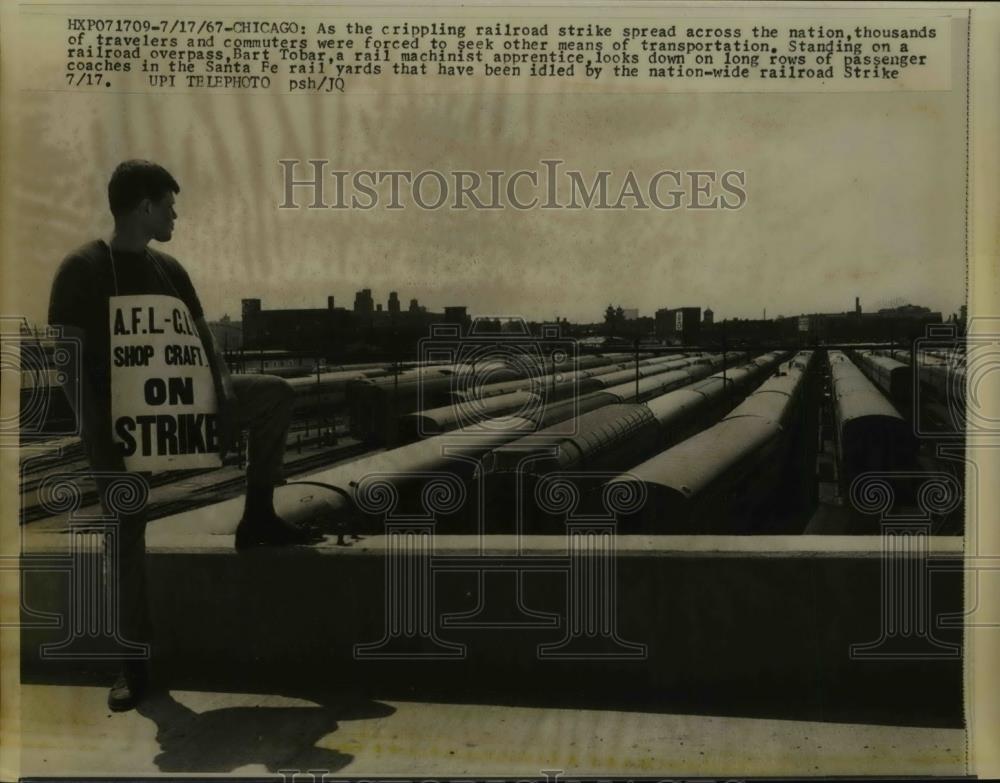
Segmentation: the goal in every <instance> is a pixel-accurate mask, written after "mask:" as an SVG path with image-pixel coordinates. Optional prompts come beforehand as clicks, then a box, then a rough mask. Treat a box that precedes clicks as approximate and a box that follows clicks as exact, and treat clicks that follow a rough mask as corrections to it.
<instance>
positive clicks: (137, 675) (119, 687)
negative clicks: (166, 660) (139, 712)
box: [108, 661, 148, 712]
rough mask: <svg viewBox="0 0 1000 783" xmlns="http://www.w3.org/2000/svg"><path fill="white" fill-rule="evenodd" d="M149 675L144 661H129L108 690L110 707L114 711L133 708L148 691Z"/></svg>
mask: <svg viewBox="0 0 1000 783" xmlns="http://www.w3.org/2000/svg"><path fill="white" fill-rule="evenodd" d="M147 684H148V676H147V673H146V666H145V664H144V663H143V662H142V661H129V662H128V663H126V664H125V665H123V666H122V670H121V672H120V673H119V675H118V679H117V680H115V684H114V685H112V686H111V690H110V691H108V708H109V709H110V710H111V711H112V712H125V711H126V710H131V709H133V708H134V707H135V706H136V705H137V704H138V703H139V702H140V701H142V697H143V696H144V695H145V693H146V686H147Z"/></svg>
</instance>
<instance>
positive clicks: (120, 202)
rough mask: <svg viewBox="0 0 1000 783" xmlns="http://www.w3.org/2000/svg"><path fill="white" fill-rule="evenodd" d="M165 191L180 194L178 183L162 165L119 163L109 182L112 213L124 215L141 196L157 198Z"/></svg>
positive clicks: (155, 199) (135, 162)
mask: <svg viewBox="0 0 1000 783" xmlns="http://www.w3.org/2000/svg"><path fill="white" fill-rule="evenodd" d="M167 191H173V192H174V193H180V192H181V186H180V185H178V184H177V180H175V179H174V178H173V177H172V176H171V174H170V172H169V171H167V170H166V169H165V168H163V166H161V165H159V164H157V163H152V162H151V161H148V160H126V161H124V162H122V163H119V164H118V167H117V168H116V169H115V171H114V173H113V174H112V175H111V181H110V182H108V204H109V205H110V206H111V214H112V215H114V216H115V217H120V216H121V215H125V214H127V213H128V212H130V211H131V210H132V209H134V208H135V206H136V205H137V204H138V203H139V202H140V201H142V200H143V199H144V198H148V199H149V200H150V201H159V200H160V199H161V198H163V197H164V196H165V195H166V194H167Z"/></svg>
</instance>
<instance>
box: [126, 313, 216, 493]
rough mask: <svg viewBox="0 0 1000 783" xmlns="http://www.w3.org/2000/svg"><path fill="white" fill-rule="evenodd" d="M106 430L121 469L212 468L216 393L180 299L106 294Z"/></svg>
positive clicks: (155, 471)
mask: <svg viewBox="0 0 1000 783" xmlns="http://www.w3.org/2000/svg"><path fill="white" fill-rule="evenodd" d="M109 313H110V317H109V324H108V328H109V329H110V333H111V430H112V432H111V437H112V438H113V439H114V441H115V442H116V443H118V444H120V448H121V449H122V454H123V456H124V458H125V468H126V469H127V470H130V471H148V472H151V473H159V472H161V471H165V470H186V469H189V468H215V467H219V466H220V465H221V464H222V461H221V459H220V457H219V442H218V441H219V433H218V418H217V413H218V400H217V399H216V395H215V384H214V382H213V379H212V369H211V366H210V365H209V362H208V356H207V354H206V353H205V347H204V346H203V345H202V342H201V338H200V337H199V335H198V331H197V329H196V328H195V325H194V319H193V318H192V317H191V312H190V311H189V310H188V308H187V305H185V304H184V302H182V301H181V300H180V299H178V298H176V297H173V296H165V295H160V294H144V295H139V296H112V297H111V299H110V307H109Z"/></svg>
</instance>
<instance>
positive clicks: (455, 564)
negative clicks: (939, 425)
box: [22, 536, 962, 726]
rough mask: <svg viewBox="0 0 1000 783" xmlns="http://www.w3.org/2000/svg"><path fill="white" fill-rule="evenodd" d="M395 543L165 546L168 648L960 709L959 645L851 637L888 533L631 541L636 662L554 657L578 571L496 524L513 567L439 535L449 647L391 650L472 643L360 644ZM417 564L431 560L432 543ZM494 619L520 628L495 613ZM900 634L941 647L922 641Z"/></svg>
mask: <svg viewBox="0 0 1000 783" xmlns="http://www.w3.org/2000/svg"><path fill="white" fill-rule="evenodd" d="M211 538H213V539H215V540H216V541H218V540H219V539H223V541H225V537H222V536H213V537H211ZM930 541H931V542H932V545H931V547H932V554H935V555H937V556H941V555H943V556H946V557H951V558H955V557H960V546H961V541H960V539H940V538H938V539H930ZM385 543H386V539H385V537H375V538H370V539H366V540H365V541H363V542H361V543H360V544H357V545H355V546H352V547H349V548H340V547H335V546H332V545H331V546H323V547H317V548H294V549H287V550H270V551H267V550H263V551H253V552H250V553H245V554H239V555H237V554H236V553H234V552H233V551H232V550H231V549H228V545H226V546H223V545H221V544H217V545H214V546H204V545H198V546H190V547H184V546H181V545H178V546H172V547H169V548H159V549H153V550H152V551H151V553H150V555H149V560H148V565H149V578H150V588H151V602H152V608H153V614H154V623H155V627H156V655H157V656H158V657H159V658H160V659H162V660H167V661H169V662H170V669H171V670H173V671H174V672H175V674H176V675H177V676H179V677H181V678H182V679H183V677H184V676H185V673H191V672H197V673H199V674H200V675H203V676H208V677H209V678H210V677H211V673H212V672H216V673H221V674H226V675H233V674H234V673H239V676H241V677H247V678H250V679H252V680H258V679H260V678H265V679H267V678H272V679H273V678H277V679H279V680H280V679H287V680H304V681H306V682H313V683H315V684H317V685H320V684H322V685H329V686H336V685H337V683H352V684H355V685H357V684H360V685H362V686H363V687H367V688H370V689H371V690H372V691H373V692H375V693H379V694H381V695H383V696H387V695H390V694H393V693H394V694H402V695H410V696H413V695H417V694H423V695H424V696H426V697H428V698H430V697H441V698H455V699H461V700H471V701H478V700H483V701H490V700H492V701H494V702H497V703H507V702H523V701H529V702H530V701H538V700H541V701H543V702H547V703H566V704H572V705H579V706H585V705H586V706H595V705H598V704H608V703H614V704H618V705H634V706H636V707H637V708H642V709H657V710H665V711H666V710H671V711H682V712H710V713H712V712H716V713H725V714H743V715H761V716H763V715H768V716H777V717H789V718H811V719H820V720H847V721H855V722H889V723H905V724H922V725H942V726H958V725H961V722H962V705H961V664H960V659H958V658H951V659H938V660H921V659H919V658H910V659H906V658H900V657H896V658H894V659H887V660H878V659H874V660H852V659H851V657H850V656H849V652H848V651H849V648H850V645H851V644H854V643H863V642H868V641H874V640H876V639H878V638H879V636H880V624H881V598H880V595H881V592H880V591H881V569H882V561H881V557H880V553H881V543H880V539H879V538H878V537H854V538H840V537H833V536H823V537H809V536H788V537H784V536H767V537H765V536H758V537H743V538H739V537H733V538H726V537H719V538H708V537H701V538H698V537H679V536H678V537H671V536H662V537H642V536H622V537H619V538H618V540H617V542H616V544H617V549H618V554H617V557H616V558H615V564H616V568H617V575H616V576H617V580H616V582H617V587H616V592H617V596H616V602H615V603H616V605H617V607H618V617H617V631H618V635H619V637H620V639H622V640H624V641H627V642H631V643H638V644H643V645H645V646H646V655H645V657H644V658H643V657H639V658H633V659H628V658H625V659H620V660H614V659H604V660H601V659H596V660H595V659H592V660H572V659H558V658H550V657H546V656H541V657H540V656H539V650H538V648H539V645H546V644H549V645H551V644H554V643H558V642H559V641H560V640H561V639H563V638H564V636H565V635H566V625H567V623H566V621H565V619H564V618H565V617H566V605H567V585H568V584H569V579H570V576H569V574H568V573H566V572H560V571H558V570H552V569H549V570H545V569H542V570H540V571H528V572H524V573H523V574H522V575H521V576H520V577H519V576H518V575H517V573H516V572H515V571H510V570H507V571H504V570H502V567H503V564H504V563H507V564H508V565H509V563H510V560H509V556H510V555H512V554H513V553H514V552H515V551H516V550H515V549H514V547H513V544H512V542H511V541H510V540H508V539H500V538H499V537H497V539H496V540H493V539H489V538H488V539H487V544H488V545H487V553H488V555H489V556H490V557H493V558H495V560H494V561H493V562H494V563H495V565H496V567H497V569H498V570H496V571H493V572H490V573H487V574H485V575H482V574H480V573H477V572H476V571H475V570H473V566H474V565H475V560H474V556H475V555H476V553H477V552H478V549H477V548H476V547H477V546H478V543H477V541H476V540H475V539H473V538H472V537H471V536H469V537H462V536H454V537H441V538H439V539H438V540H437V541H436V544H435V547H436V548H435V555H434V569H435V573H434V575H433V577H432V578H430V581H429V583H432V584H433V589H434V600H435V601H436V606H437V608H438V609H437V611H436V612H434V613H433V616H434V617H433V621H432V626H433V628H434V633H435V634H436V635H437V637H438V639H439V640H440V641H441V643H443V644H437V643H434V642H429V641H427V640H423V641H422V640H421V639H420V638H419V637H416V638H414V637H411V638H410V639H406V638H402V639H400V640H399V643H398V644H396V645H395V646H392V647H390V648H386V649H385V650H383V652H387V653H390V652H396V653H404V654H428V653H434V652H437V653H439V654H441V655H445V656H447V655H449V654H453V653H454V648H450V647H449V645H464V646H465V652H464V657H461V656H460V657H455V658H452V659H442V660H430V659H427V660H393V659H375V660H357V659H356V657H355V655H354V645H355V643H364V642H377V641H378V640H380V639H381V638H382V637H383V636H384V635H385V626H386V607H385V599H384V596H385V594H386V563H387V560H386V555H385ZM527 555H528V556H531V557H534V558H542V559H543V561H544V562H549V563H550V564H554V566H555V567H561V566H560V565H559V564H560V563H562V564H565V563H566V562H568V561H567V560H566V558H565V556H564V555H565V540H564V539H561V538H559V537H542V536H539V537H535V538H533V539H531V541H530V544H529V549H528V550H527ZM505 558H508V559H505ZM404 560H405V561H406V562H408V563H409V565H410V566H413V567H417V568H419V567H420V563H421V558H420V556H418V555H409V556H406V557H405V558H404ZM520 562H522V563H524V562H528V561H526V560H522V561H520ZM532 562H535V563H536V564H537V563H539V562H540V561H538V560H537V559H536V560H535V561H532ZM588 563H589V565H596V564H597V563H598V561H596V560H594V557H593V555H584V556H582V558H581V559H580V560H578V561H577V564H578V566H583V567H586V565H587V564H588ZM914 563H916V561H914ZM446 566H447V567H446ZM462 569H465V570H462ZM399 573H402V572H399ZM578 573H579V572H578ZM600 575H601V572H600V571H594V572H591V576H595V577H597V578H600ZM518 582H520V588H518ZM518 591H520V598H521V607H520V608H519V607H518V603H517V600H516V599H515V596H516V594H517V593H518ZM67 594H68V576H67V575H65V574H56V573H52V572H40V573H27V574H26V575H25V591H24V596H25V599H26V602H27V604H28V606H30V607H31V608H32V609H34V610H36V611H52V612H60V613H61V612H64V611H65V603H66V595H67ZM407 594H408V595H411V596H412V592H410V593H407ZM483 595H485V596H486V598H485V599H484V600H482V601H480V598H481V597H482V596H483ZM480 604H482V606H483V607H484V608H483V610H482V611H481V612H479V613H478V614H477V615H476V616H475V617H474V618H469V617H466V618H464V620H463V618H461V617H460V616H459V615H461V614H462V613H465V614H466V615H468V614H469V613H474V614H475V612H476V609H477V606H478V605H480ZM961 605H962V587H961V573H960V572H959V571H952V572H950V573H944V572H942V573H935V574H934V575H933V577H932V582H931V590H930V605H929V613H928V615H929V617H930V627H931V628H935V620H934V618H938V617H939V616H940V615H941V614H942V613H944V612H958V611H959V610H960V608H961ZM525 609H527V610H528V611H525ZM449 615H450V617H449ZM470 620H471V622H470ZM497 623H501V624H502V623H507V624H508V627H490V624H494V626H495V624H497ZM517 623H522V625H520V626H519V627H518V626H517ZM475 625H478V626H479V627H472V626H475ZM934 634H935V635H936V636H937V637H938V638H939V639H941V640H943V641H946V642H950V643H954V644H957V643H959V642H960V641H961V633H960V631H959V630H955V629H951V630H941V629H940V628H936V629H935V630H934ZM62 635H64V632H62V631H57V630H51V629H48V630H45V629H34V630H25V631H24V632H23V633H22V663H23V667H24V670H25V672H26V673H30V674H31V675H32V676H34V677H39V676H40V677H43V678H44V677H45V676H46V673H47V672H48V673H49V674H50V675H52V676H54V677H58V676H61V673H63V672H65V669H66V667H67V666H70V667H73V666H79V665H80V664H79V663H78V662H77V663H73V662H70V663H66V662H60V663H52V662H48V661H40V660H39V659H38V656H37V650H38V645H39V643H41V642H43V641H46V640H49V641H51V640H55V639H58V638H60V637H61V636H62ZM579 644H580V646H577V647H574V648H573V650H571V651H570V652H572V651H576V652H581V651H582V652H590V653H608V652H609V651H610V652H615V651H616V648H615V645H613V644H610V645H609V644H608V643H607V642H606V641H605V640H602V638H600V637H591V638H589V639H588V638H583V639H582V640H580V641H579ZM901 649H902V651H903V652H906V653H927V652H928V651H929V650H928V648H927V646H926V644H925V643H924V642H923V641H922V640H919V639H918V640H916V642H911V643H910V644H908V645H907V646H905V647H904V648H901ZM449 651H450V652H449ZM898 651H899V649H897V652H898ZM617 652H619V653H620V652H621V649H620V648H618V649H617ZM930 652H933V650H930Z"/></svg>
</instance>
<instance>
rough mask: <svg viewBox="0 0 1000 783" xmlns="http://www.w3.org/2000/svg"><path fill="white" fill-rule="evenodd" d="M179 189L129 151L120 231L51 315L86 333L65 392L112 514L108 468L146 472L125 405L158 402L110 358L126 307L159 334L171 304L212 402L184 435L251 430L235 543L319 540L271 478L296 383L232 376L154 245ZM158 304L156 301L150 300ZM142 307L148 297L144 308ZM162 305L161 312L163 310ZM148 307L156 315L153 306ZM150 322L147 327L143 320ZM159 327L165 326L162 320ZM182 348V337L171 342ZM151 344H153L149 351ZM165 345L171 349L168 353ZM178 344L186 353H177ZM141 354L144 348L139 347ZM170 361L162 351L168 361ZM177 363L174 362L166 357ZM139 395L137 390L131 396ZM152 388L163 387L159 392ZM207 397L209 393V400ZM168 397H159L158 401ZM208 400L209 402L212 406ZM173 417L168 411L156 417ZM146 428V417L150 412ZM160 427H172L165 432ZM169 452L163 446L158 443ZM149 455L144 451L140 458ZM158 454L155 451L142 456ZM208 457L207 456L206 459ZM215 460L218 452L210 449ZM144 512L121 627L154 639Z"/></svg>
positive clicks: (133, 532)
mask: <svg viewBox="0 0 1000 783" xmlns="http://www.w3.org/2000/svg"><path fill="white" fill-rule="evenodd" d="M178 193H180V186H179V185H178V184H177V181H176V180H175V179H174V178H173V177H172V176H171V175H170V173H169V172H167V170H166V169H164V168H163V167H162V166H159V165H157V164H155V163H151V162H149V161H143V160H129V161H125V162H124V163H121V164H120V165H119V166H118V167H117V168H116V169H115V171H114V173H113V174H112V176H111V181H110V182H109V183H108V201H109V205H110V208H111V213H112V215H113V216H114V230H113V232H112V233H111V236H110V237H109V238H108V239H107V240H103V239H98V240H94V241H92V242H88V243H87V244H85V245H83V246H82V247H80V248H78V249H77V250H75V251H73V252H72V253H70V254H69V255H68V256H67V257H66V258H65V259H64V260H63V262H62V265H61V266H60V267H59V271H58V272H57V274H56V277H55V281H54V282H53V284H52V293H51V297H50V300H49V323H51V324H53V325H59V326H61V327H63V329H64V334H65V335H66V336H69V337H76V338H78V339H80V340H81V341H82V352H81V356H82V364H81V366H80V367H79V368H73V369H71V370H70V372H69V373H68V378H67V381H66V383H67V385H68V386H69V387H70V388H67V396H68V398H69V399H70V400H71V401H73V402H75V401H77V400H79V401H80V409H79V410H78V411H76V414H77V419H78V421H79V423H80V426H81V433H82V438H83V443H84V447H85V449H86V453H87V457H88V460H89V462H90V467H91V470H93V471H94V472H95V473H98V474H104V475H98V476H97V477H96V478H97V485H98V486H97V489H98V494H99V496H100V498H101V503H102V505H103V506H104V510H105V513H106V514H108V515H109V516H111V513H110V510H109V504H108V498H107V485H108V483H109V478H110V477H109V476H108V475H107V474H109V473H122V472H125V471H130V472H142V473H146V472H147V471H148V467H147V466H148V465H149V464H151V463H149V462H148V461H147V462H146V463H141V462H133V465H141V466H142V467H139V468H136V467H129V465H128V463H129V461H130V460H132V459H134V458H135V456H136V455H135V451H136V448H135V437H134V436H135V435H136V431H135V429H134V427H135V422H136V421H137V419H136V418H135V417H128V416H119V415H118V413H119V410H118V409H119V408H120V407H121V406H122V405H125V406H127V405H129V404H132V405H133V406H137V405H138V406H141V405H143V404H147V403H149V402H150V399H149V397H150V392H149V391H147V393H146V396H147V399H146V400H145V401H143V400H138V401H135V400H133V401H132V402H131V403H130V402H129V400H128V399H125V401H124V402H122V399H123V397H124V398H128V396H129V394H131V392H130V391H128V389H127V388H126V387H127V386H128V382H127V376H125V375H123V373H124V372H126V370H127V368H124V367H123V366H124V365H129V364H134V361H130V360H127V359H125V358H123V357H124V355H125V354H123V353H121V352H120V351H119V349H117V348H116V350H115V360H114V361H112V345H113V344H114V343H116V341H121V340H122V339H123V335H128V334H129V329H128V328H127V327H126V326H125V325H124V321H125V319H123V318H122V313H128V314H130V315H131V326H132V330H131V331H132V332H133V333H138V332H141V333H142V335H146V334H147V333H149V334H150V336H149V337H148V338H143V337H140V338H139V339H140V340H141V339H148V340H150V341H153V339H154V337H153V334H156V335H159V334H160V333H161V332H163V331H166V330H167V329H169V328H170V327H169V323H170V319H169V318H168V319H164V318H155V315H154V314H156V313H159V314H160V315H162V314H163V313H164V312H170V313H171V314H172V315H173V318H174V329H175V330H177V331H178V332H184V336H183V338H182V337H181V336H178V337H177V338H176V339H178V340H180V339H186V340H187V341H188V344H189V346H190V350H189V351H187V353H186V354H183V355H186V356H188V357H194V358H189V363H190V364H192V365H197V366H194V367H192V368H190V369H189V370H186V371H185V372H187V373H188V374H189V375H190V376H191V377H190V378H184V379H177V378H174V379H171V380H184V381H187V382H189V383H188V384H187V386H189V387H191V393H192V395H195V396H197V397H198V398H199V399H200V400H202V401H203V408H202V411H208V412H207V413H202V414H201V417H200V418H198V416H193V417H192V416H190V415H188V416H187V417H186V418H185V417H182V416H177V417H176V420H175V421H176V422H181V421H183V422H185V424H184V425H183V426H185V427H187V430H186V433H185V434H184V435H180V440H181V441H182V442H187V441H190V442H195V441H197V442H198V443H199V444H202V451H204V445H203V444H205V443H208V444H210V445H211V446H215V445H216V444H217V447H218V450H219V454H220V456H223V455H224V454H225V452H226V451H227V450H228V448H229V447H230V446H231V445H232V443H233V442H234V440H235V437H236V435H237V434H238V433H239V431H240V430H242V429H248V430H249V464H248V467H247V491H246V504H245V507H244V512H243V517H242V519H241V520H240V523H239V527H238V528H237V531H236V546H237V548H243V547H250V546H266V545H283V544H303V543H311V542H314V541H315V540H316V536H315V534H314V533H313V532H312V531H306V530H303V529H300V528H298V527H296V526H294V525H292V524H290V523H288V522H286V521H285V520H283V519H282V518H281V517H279V516H278V515H277V513H276V512H275V510H274V503H273V495H274V487H275V485H276V484H277V483H280V482H281V467H282V461H283V456H284V448H285V438H286V435H287V432H288V427H289V425H290V422H291V414H292V400H293V391H292V388H291V386H290V385H289V384H288V383H287V382H286V381H284V380H283V379H281V378H278V377H275V376H271V375H237V376H233V377H230V375H229V372H228V369H227V367H226V364H225V362H224V361H223V360H222V358H221V356H220V355H219V352H218V350H217V348H216V345H215V341H214V339H213V337H212V333H211V331H210V330H209V328H208V325H207V323H206V322H205V317H204V313H203V312H202V308H201V303H200V302H199V300H198V296H197V294H196V293H195V290H194V286H193V285H192V284H191V280H190V278H189V277H188V275H187V272H185V270H184V268H183V267H182V266H181V265H180V263H178V262H177V260H175V259H174V258H172V257H171V256H169V255H167V254H165V253H162V252H160V251H158V250H155V249H153V248H151V247H149V246H148V245H149V243H150V241H151V240H156V241H157V242H169V241H170V238H171V237H172V235H173V229H174V221H175V220H176V218H177V213H176V212H175V211H174V196H175V194H178ZM151 303H152V304H151ZM138 305H141V306H138ZM154 306H155V309H154ZM147 312H148V317H147V316H146V313H147ZM139 318H143V319H146V320H145V321H144V322H143V327H142V329H138V328H136V326H135V325H136V323H137V319H139ZM157 324H160V327H159V328H158V327H157ZM170 347H174V346H170ZM149 353H152V351H150V352H149ZM164 353H166V351H164ZM174 353H175V354H177V353H178V351H177V350H175V351H174ZM132 355H135V351H133V352H132ZM160 361H162V359H161V360H160ZM167 361H168V362H170V361H176V360H170V359H167ZM133 396H134V395H133ZM154 396H155V395H154ZM204 401H207V402H204ZM153 402H156V403H157V404H162V401H161V400H153ZM204 406H207V407H204ZM156 418H157V419H161V418H164V419H170V418H171V417H169V416H164V417H159V416H158V417H156ZM146 420H147V427H146V430H147V432H148V430H149V427H148V420H149V417H146ZM195 420H197V421H198V422H199V423H200V425H199V426H201V424H204V431H202V430H199V431H198V433H197V437H195V436H194V435H193V434H191V433H192V432H193V430H192V429H191V426H190V422H192V421H195ZM170 424H171V433H170V434H172V435H173V440H172V445H171V449H172V450H176V443H177V440H178V430H180V429H182V427H181V425H178V424H176V423H175V422H174V421H171V422H170ZM160 435H161V436H162V435H163V432H162V431H161V432H160ZM159 448H160V451H159V453H160V454H161V455H162V454H163V453H164V446H163V445H162V444H161V445H160V446H159ZM140 456H143V455H140ZM144 456H145V458H146V459H147V460H150V459H152V460H153V461H154V462H155V460H156V451H155V450H152V452H151V453H150V452H149V451H147V453H146V454H145V455H144ZM205 456H206V455H204V454H202V455H200V458H201V459H204V458H205ZM209 458H210V459H213V460H215V464H218V459H217V458H215V457H211V455H209ZM172 459H174V460H177V461H175V462H169V463H166V464H165V466H164V467H157V468H153V469H154V470H155V469H161V470H162V469H177V468H185V467H192V466H193V465H195V464H205V463H192V462H190V461H189V462H186V463H185V462H184V461H183V458H180V459H179V458H178V457H176V456H175V457H173V458H172ZM145 528H146V513H145V510H141V511H139V512H138V513H135V514H121V515H119V519H118V536H117V538H118V548H119V559H118V562H119V564H120V570H119V574H118V580H119V591H118V594H119V596H120V598H119V600H120V603H121V605H120V607H119V609H120V610H119V613H118V614H119V617H120V618H121V627H120V629H119V630H120V632H121V636H122V637H123V638H124V639H126V640H127V641H129V642H133V643H140V644H143V643H148V641H149V637H150V628H149V618H148V608H147V605H146V585H145V553H146V548H145ZM146 680H147V672H146V667H145V662H144V661H132V660H126V661H124V662H123V665H122V671H121V675H120V676H119V678H118V680H117V681H116V682H115V684H114V686H113V687H112V688H111V692H110V693H109V695H108V706H109V707H110V708H111V709H112V710H115V711H119V710H126V709H131V708H132V707H133V706H135V704H136V703H138V701H139V699H140V698H141V696H142V693H143V691H144V689H145V685H146Z"/></svg>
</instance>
